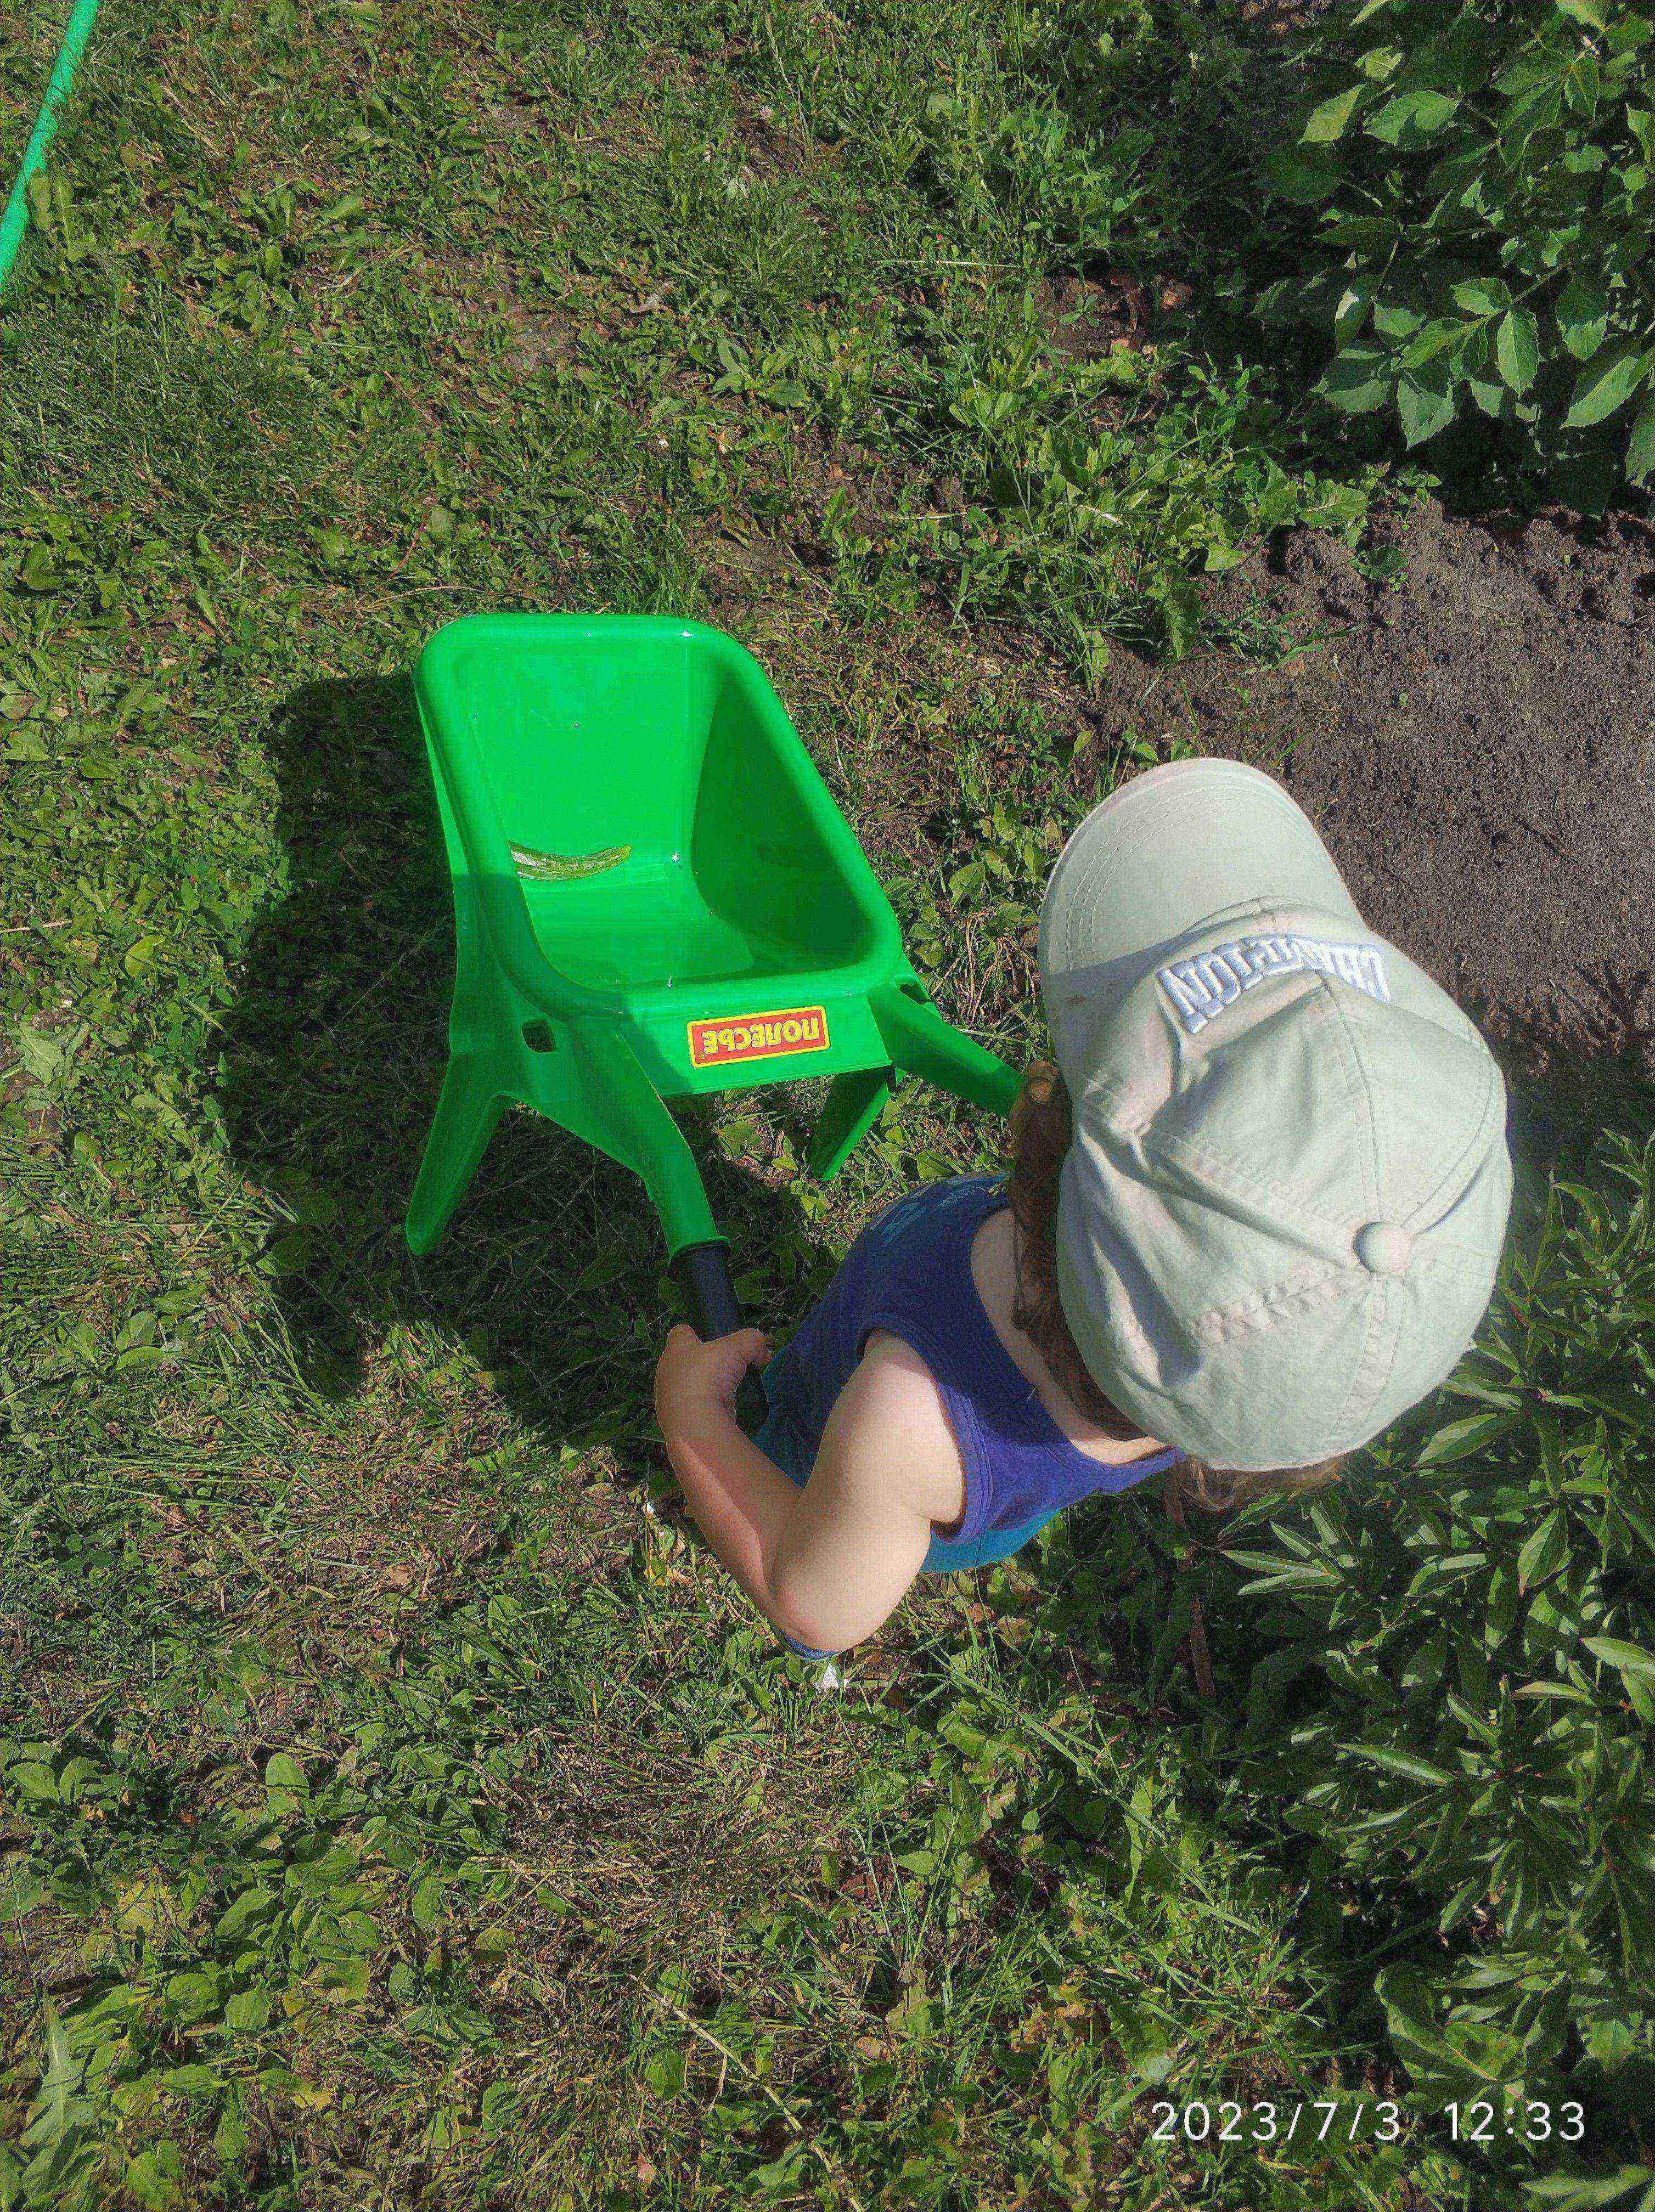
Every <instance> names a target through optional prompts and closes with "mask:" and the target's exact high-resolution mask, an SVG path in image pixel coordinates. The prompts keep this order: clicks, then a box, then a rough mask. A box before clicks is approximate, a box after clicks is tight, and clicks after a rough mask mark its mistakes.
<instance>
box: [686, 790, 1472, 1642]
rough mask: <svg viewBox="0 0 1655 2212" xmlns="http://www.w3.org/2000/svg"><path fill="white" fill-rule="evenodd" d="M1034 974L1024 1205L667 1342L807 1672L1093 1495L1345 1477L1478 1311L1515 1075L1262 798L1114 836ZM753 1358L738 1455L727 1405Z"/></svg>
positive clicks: (692, 1424) (971, 1204)
mask: <svg viewBox="0 0 1655 2212" xmlns="http://www.w3.org/2000/svg"><path fill="white" fill-rule="evenodd" d="M1039 969H1040V986H1041V994H1042V999H1043V1000H1044V1007H1045V1012H1046V1017H1047V1021H1048V1024H1049V1026H1050V1032H1051V1036H1052V1042H1053V1045H1054V1047H1055V1050H1056V1061H1057V1071H1061V1072H1057V1071H1053V1070H1051V1069H1049V1068H1044V1067H1041V1066H1037V1067H1036V1068H1034V1069H1033V1070H1031V1073H1029V1075H1028V1076H1027V1078H1026V1079H1025V1084H1024V1087H1023V1090H1022V1092H1021V1095H1020V1096H1019V1100H1018V1103H1017V1105H1016V1107H1015V1109H1014V1110H1013V1117H1012V1153H1013V1161H1012V1168H1011V1172H1010V1176H1009V1177H1008V1178H1007V1179H1005V1180H1004V1181H1002V1180H1001V1179H1000V1178H996V1177H989V1176H964V1177H958V1178H956V1179H954V1180H952V1181H950V1182H940V1183H926V1184H922V1185H921V1186H920V1187H919V1188H916V1189H915V1190H912V1191H910V1193H908V1194H907V1195H906V1196H904V1198H902V1199H900V1200H897V1203H896V1204H895V1205H893V1206H891V1207H890V1208H889V1209H888V1210H887V1211H886V1212H884V1213H883V1214H881V1215H880V1216H879V1218H877V1219H876V1220H875V1221H874V1222H873V1224H872V1225H871V1226H870V1227H869V1228H867V1230H865V1231H863V1233H862V1235H861V1237H860V1238H859V1239H858V1241H857V1243H855V1245H854V1246H853V1248H852V1249H851V1251H850V1254H849V1257H848V1258H847V1259H846V1261H845V1262H844V1264H843V1267H841V1268H840V1270H839V1272H838V1273H837V1276H836V1277H835V1278H834V1280H833V1282H832V1283H831V1285H830V1286H829V1288H828V1291H827V1292H826V1294H825V1295H824V1297H823V1298H822V1299H821V1301H820V1302H819V1303H818V1305H817V1306H816V1308H815V1309H814V1310H813V1311H812V1313H811V1314H810V1315H809V1316H808V1317H807V1318H806V1321H805V1322H804V1324H803V1326H802V1327H801V1328H800V1330H799V1331H798V1333H797V1334H796V1335H794V1337H793V1339H792V1340H791V1341H790V1342H789V1343H788V1345H787V1346H786V1347H785V1348H784V1349H783V1350H782V1352H779V1353H778V1354H777V1355H776V1357H774V1358H770V1357H769V1355H770V1344H769V1342H768V1340H766V1339H765V1338H764V1336H763V1335H762V1334H760V1333H759V1332H758V1331H757V1330H755V1329H743V1330H740V1331H739V1332H738V1333H737V1334H734V1335H733V1336H728V1337H724V1338H722V1339H721V1340H718V1341H716V1342H714V1343H703V1342H701V1341H700V1340H699V1339H698V1338H697V1337H696V1335H695V1334H694V1333H693V1332H692V1331H691V1329H689V1328H685V1327H683V1326H682V1325H680V1326H679V1327H678V1328H675V1329H673V1330H672V1334H670V1336H669V1337H668V1338H667V1340H666V1350H665V1351H664V1352H663V1353H662V1354H661V1358H660V1365H659V1366H658V1368H657V1370H656V1373H655V1407H656V1413H657V1416H658V1418H659V1419H660V1427H661V1434H662V1437H663V1439H664V1441H665V1443H666V1452H667V1456H668V1457H669V1459H670V1460H671V1462H672V1467H673V1469H674V1471H675V1473H676V1474H677V1475H678V1480H679V1481H680V1482H681V1483H682V1484H683V1486H684V1491H685V1498H687V1500H688V1503H689V1505H690V1510H691V1513H692V1514H693V1515H694V1516H695V1518H696V1520H697V1523H698V1524H699V1526H700V1528H701V1529H702V1531H703V1534H705V1536H706V1538H707V1540H708V1541H709V1544H710V1545H711V1546H712V1547H713V1549H714V1550H715V1552H716V1553H717V1554H718V1556H719V1557H720V1559H722V1560H723V1562H724V1564H725V1565H726V1566H727V1568H728V1569H729V1571H731V1573H732V1574H733V1575H734V1576H735V1577H736V1579H737V1581H738V1582H739V1583H740V1584H741V1586H742V1588H743V1589H745V1591H746V1592H747V1594H748V1595H749V1596H750V1597H751V1598H752V1600H753V1601H754V1602H755V1603H756V1604H757V1605H758V1606H759V1607H761V1608H762V1610H763V1611H764V1613H765V1614H766V1615H767V1616H768V1617H769V1619H770V1622H771V1623H772V1625H773V1626H775V1627H776V1630H777V1631H778V1632H779V1633H780V1634H781V1636H782V1639H783V1641H784V1642H786V1643H787V1644H788V1645H789V1646H790V1648H791V1649H792V1650H795V1651H797V1652H799V1653H800V1655H801V1656H805V1657H807V1658H828V1657H830V1656H832V1655H833V1654H834V1653H837V1652H839V1651H843V1650H845V1649H846V1648H847V1647H848V1646H849V1645H850V1644H855V1643H856V1642H858V1641H859V1640H860V1639H861V1638H863V1637H865V1636H867V1635H870V1634H871V1633H872V1632H873V1631H874V1630H875V1629H876V1628H878V1627H879V1625H880V1623H881V1622H882V1621H884V1620H885V1619H886V1617H887V1616H888V1615H889V1613H891V1609H892V1607H894V1606H895V1605H896V1604H897V1601H898V1600H899V1599H900V1598H901V1597H902V1595H903V1593H904V1590H906V1589H907V1588H908V1586H909V1584H910V1583H911V1582H912V1581H913V1579H914V1577H915V1576H916V1574H919V1573H921V1572H928V1573H946V1572H948V1571H952V1570H956V1569H958V1568H962V1567H974V1566H979V1565H983V1564H985V1563H986V1562H987V1561H989V1560H991V1559H1005V1558H1006V1557H1007V1556H1008V1555H1009V1554H1010V1553H1013V1552H1014V1551H1016V1550H1017V1549H1018V1548H1019V1547H1020V1546H1022V1545H1024V1544H1026V1543H1027V1542H1028V1541H1029V1539H1030V1538H1031V1536H1032V1535H1034V1534H1035V1533H1036V1531H1037V1530H1038V1529H1039V1528H1044V1525H1045V1523H1046V1522H1048V1521H1050V1519H1051V1517H1052V1516H1053V1515H1054V1514H1055V1513H1057V1512H1060V1511H1061V1510H1062V1509H1063V1508H1064V1507H1065V1506H1066V1505H1073V1504H1076V1503H1077V1502H1078V1501H1079V1500H1080V1499H1081V1498H1087V1497H1091V1496H1093V1495H1095V1494H1097V1493H1099V1492H1104V1493H1112V1492H1119V1491H1123V1490H1126V1489H1129V1488H1130V1487H1131V1486H1134V1485H1135V1484H1137V1483H1140V1482H1142V1481H1145V1480H1147V1479H1148V1478H1150V1477H1151V1476H1153V1475H1154V1474H1159V1473H1161V1472H1163V1471H1171V1475H1172V1480H1173V1481H1174V1483H1175V1485H1177V1486H1181V1487H1182V1490H1183V1492H1184V1493H1186V1494H1187V1495H1188V1496H1189V1497H1190V1498H1191V1499H1192V1500H1193V1502H1194V1503H1196V1504H1198V1505H1200V1506H1202V1507H1205V1508H1208V1509H1213V1508H1220V1509H1221V1508H1223V1507H1226V1506H1229V1505H1232V1504H1238V1503H1240V1502H1242V1501H1243V1500H1244V1499H1245V1498H1250V1497H1251V1496H1254V1495H1256V1494H1257V1493H1258V1492H1261V1491H1262V1490H1270V1491H1275V1492H1294V1491H1301V1490H1304V1489H1306V1488H1311V1487H1315V1486H1319V1485H1320V1484H1322V1483H1323V1482H1326V1481H1329V1480H1333V1479H1334V1477H1335V1475H1336V1474H1337V1472H1338V1470H1339V1467H1340V1463H1341V1462H1342V1459H1343V1458H1344V1456H1345V1455H1347V1454H1348V1453H1349V1452H1351V1451H1353V1450H1354V1449H1357V1448H1358V1447H1359V1446H1360V1445H1362V1444H1364V1443H1367V1442H1368V1441H1369V1440H1370V1439H1371V1438H1372V1437H1375V1436H1377V1435H1378V1433H1379V1431H1381V1430H1383V1429H1384V1428H1385V1427H1386V1426H1387V1425H1389V1424H1390V1422H1392V1421H1394V1420H1395V1419H1396V1418H1397V1416H1398V1415H1399V1414H1401V1413H1403V1412H1405V1411H1406V1409H1407V1408H1408V1407H1410V1406H1412V1405H1414V1404H1415V1402H1416V1401H1418V1400H1420V1399H1421V1398H1423V1397H1424V1396H1426V1395H1427V1393H1428V1392H1430V1391H1431V1390H1433V1389H1435V1388H1436V1387H1437V1385H1438V1384H1439V1383H1441V1382H1442V1381H1444V1380H1445V1377H1446V1376H1448V1375H1450V1374H1451V1372H1452V1370H1453V1369H1454V1368H1455V1366H1456V1365H1457V1364H1458V1361H1459V1359H1460V1357H1461V1355H1462V1354H1463V1352H1464V1351H1465V1350H1466V1348H1467V1346H1469V1343H1470V1341H1471V1339H1472V1337H1473V1335H1474V1334H1475V1332H1476V1327H1477V1324H1478V1322H1480V1321H1481V1319H1482V1316H1483V1313H1484V1312H1485V1310H1487V1307H1488V1300H1489V1297H1490V1296H1491V1295H1492V1292H1493V1290H1494V1279H1495V1275H1496V1272H1497V1269H1498V1266H1499V1261H1500V1249H1501V1245H1502V1243H1503V1241H1504V1237H1505V1232H1506V1220H1507V1217H1508V1214H1509V1212H1510V1207H1511V1198H1512V1164H1511V1159H1510V1155H1509V1153H1508V1152H1507V1149H1506V1090H1505V1085H1504V1082H1503V1080H1502V1079H1501V1075H1500V1068H1499V1066H1498V1065H1497V1063H1496V1062H1495V1060H1494V1056H1493V1054H1491V1053H1490V1052H1489V1050H1488V1046H1487V1044H1486V1043H1485V1042H1484V1041H1483V1039H1482V1036H1481V1035H1480V1033H1479V1032H1478V1030H1476V1027H1475V1026H1474V1024H1472V1023H1471V1022H1470V1021H1469V1019H1468V1018H1467V1017H1466V1016H1465V1015H1464V1014H1463V1013H1462V1012H1461V1011H1460V1009H1459V1008H1458V1007H1457V1006H1456V1005H1455V1004H1454V1002H1453V1000H1451V999H1450V998H1449V997H1448V996H1447V995H1446V994H1445V992H1443V991H1442V990H1441V989H1439V987H1438V986H1437V985H1436V984H1435V983H1434V982H1433V981H1432V980H1431V978H1430V977H1429V976H1428V975H1426V974H1425V973H1424V972H1423V971H1422V970H1421V969H1419V968H1416V967H1415V965H1414V964H1413V963H1412V962H1411V961H1409V960H1408V959H1407V958H1405V957H1403V955H1402V953H1400V952H1399V951H1396V947H1395V946H1394V945H1390V944H1388V943H1386V942H1385V940H1384V939H1381V938H1378V937H1376V936H1375V935H1374V933H1372V931H1371V930H1370V929H1368V928H1367V927H1366V925H1365V924H1364V923H1363V921H1362V919H1361V916H1360V915H1359V914H1358V913H1357V911H1356V908H1355V906H1354V903H1353V902H1352V899H1351V896H1350V893H1349V891H1348V890H1347V889H1346V887H1345V884H1344V882H1343V880H1342V878H1341V877H1340V874H1339V872H1338V870H1337V869H1336V867H1335V866H1334V863H1333V860H1332V859H1331V857H1330V856H1329V854H1328V852H1327V849H1326V848H1325V847H1324V846H1323V843H1322V842H1321V840H1320V838H1319V837H1318V836H1317V833H1316V831H1315V829H1314V828H1313V827H1312V826H1311V822H1310V820H1309V818H1308V817H1307V816H1305V813H1304V812H1303V811H1301V809H1300V808H1299V806H1298V805H1296V804H1295V803H1294V801H1293V799H1291V798H1290V797H1289V796H1288V794H1287V792H1286V791H1285V790H1284V789H1283V788H1282V787H1281V785H1280V784H1278V783H1277V782H1275V780H1274V779H1273V778H1271V777H1270V776H1268V775H1264V774H1263V772H1262V771H1261V770H1259V769H1254V768H1250V767H1247V766H1245V765H1244V764H1243V763H1239V762H1236V761H1226V760H1206V759H1203V760H1184V761H1177V762H1172V763H1168V764H1166V765H1165V766H1162V767H1159V768H1154V769H1148V770H1147V771H1146V772H1144V773H1143V774H1141V775H1136V776H1134V777H1133V778H1131V779H1130V780H1129V781H1128V782H1127V783H1125V784H1124V785H1123V787H1121V788H1120V789H1119V790H1118V791H1117V792H1116V793H1114V794H1113V795H1112V796H1111V797H1110V798H1108V799H1104V801H1103V803H1102V804H1101V805H1098V806H1097V807H1094V808H1093V810H1092V812H1091V813H1090V814H1088V815H1087V816H1086V819H1085V820H1084V821H1083V822H1082V823H1080V826H1079V827H1078V828H1077V829H1076V830H1075V831H1074V835H1073V836H1071V837H1070V839H1069V841H1068V844H1067V845H1066V846H1065V847H1064V848H1063V851H1062V854H1060V856H1059V858H1058V861H1057V865H1056V868H1055V869H1054V870H1053V872H1052V877H1051V880H1050V884H1048V886H1047V890H1046V896H1045V899H1044V903H1043V906H1042V908H1041V915H1040V936H1039ZM764 1359H768V1362H769V1364H767V1365H766V1366H765V1367H764V1376H763V1380H764V1393H765V1397H766V1400H767V1402H768V1407H769V1415H768V1418H767V1419H766V1420H765V1422H764V1425H763V1427H762V1428H761V1429H760V1431H758V1435H757V1436H756V1437H752V1438H749V1437H746V1436H745V1435H744V1434H743V1433H742V1431H741V1430H740V1429H739V1427H738V1426H737V1424H736V1420H735V1417H734V1413H733V1405H734V1399H735V1391H736V1386H737V1384H738V1383H739V1381H740V1379H741V1377H742V1376H743V1374H744V1373H745V1370H746V1369H747V1368H748V1367H749V1366H750V1365H753V1364H758V1362H759V1361H760V1360H764ZM1176 1494H1177V1493H1176V1492H1175V1495H1176Z"/></svg>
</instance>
